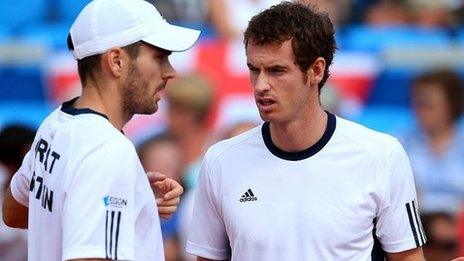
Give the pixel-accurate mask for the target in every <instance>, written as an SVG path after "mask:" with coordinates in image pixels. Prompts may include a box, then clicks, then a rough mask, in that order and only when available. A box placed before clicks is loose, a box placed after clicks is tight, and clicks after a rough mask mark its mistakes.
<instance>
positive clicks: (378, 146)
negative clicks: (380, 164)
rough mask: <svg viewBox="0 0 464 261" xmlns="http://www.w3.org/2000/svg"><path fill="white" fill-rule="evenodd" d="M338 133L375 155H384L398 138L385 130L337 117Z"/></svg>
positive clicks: (353, 144) (347, 141)
mask: <svg viewBox="0 0 464 261" xmlns="http://www.w3.org/2000/svg"><path fill="white" fill-rule="evenodd" d="M336 134H338V135H337V136H338V137H340V138H341V139H343V140H344V142H346V143H347V144H349V145H350V146H357V147H359V148H361V149H363V150H365V151H366V152H368V153H369V154H371V155H373V156H383V155H385V152H386V151H387V150H388V149H389V148H391V147H392V146H393V145H395V144H398V143H399V142H398V140H397V139H396V138H395V137H393V136H391V135H389V134H387V133H383V132H379V131H376V130H373V129H370V128H368V127H366V126H364V125H361V124H359V123H356V122H353V121H350V120H346V119H343V118H340V117H337V128H336Z"/></svg>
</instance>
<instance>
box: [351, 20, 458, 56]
mask: <svg viewBox="0 0 464 261" xmlns="http://www.w3.org/2000/svg"><path fill="white" fill-rule="evenodd" d="M343 31H344V32H343V33H344V47H345V49H348V50H357V51H370V52H379V51H382V50H383V49H384V48H388V47H405V48H408V47H415V46H422V47H430V48H447V47H449V46H450V44H451V42H452V39H451V36H450V34H449V32H448V31H446V30H444V29H424V28H418V27H394V26H386V27H372V26H364V25H359V26H350V27H347V28H345V29H344V30H343Z"/></svg>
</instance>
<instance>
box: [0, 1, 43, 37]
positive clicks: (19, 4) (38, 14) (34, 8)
mask: <svg viewBox="0 0 464 261" xmlns="http://www.w3.org/2000/svg"><path fill="white" fill-rule="evenodd" d="M46 17H47V0H1V1H0V24H1V25H3V26H6V27H8V28H10V30H12V31H13V32H14V31H15V30H17V29H18V28H19V27H21V26H22V25H24V24H27V23H33V22H38V21H42V20H44V19H45V18H46Z"/></svg>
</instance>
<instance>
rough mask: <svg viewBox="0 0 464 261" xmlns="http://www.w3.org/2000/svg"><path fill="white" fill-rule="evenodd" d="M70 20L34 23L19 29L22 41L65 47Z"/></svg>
mask: <svg viewBox="0 0 464 261" xmlns="http://www.w3.org/2000/svg"><path fill="white" fill-rule="evenodd" d="M70 27H71V23H70V22H60V23H58V22H56V23H36V24H33V25H30V26H27V27H24V28H23V29H22V30H21V35H22V38H23V39H24V41H27V42H35V43H40V44H43V45H46V46H49V47H52V48H54V49H67V44H66V37H67V36H68V33H69V28H70Z"/></svg>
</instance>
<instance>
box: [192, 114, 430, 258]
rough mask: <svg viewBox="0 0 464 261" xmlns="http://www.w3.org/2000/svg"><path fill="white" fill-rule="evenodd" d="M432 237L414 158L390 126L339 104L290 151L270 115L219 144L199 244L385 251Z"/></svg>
mask: <svg viewBox="0 0 464 261" xmlns="http://www.w3.org/2000/svg"><path fill="white" fill-rule="evenodd" d="M425 241H426V238H425V234H424V232H423V230H422V226H421V223H420V219H419V218H418V213H417V200H416V191H415V187H414V180H413V175H412V172H411V167H410V163H409V160H408V158H407V156H406V154H405V152H404V150H403V148H402V146H401V145H400V144H399V142H398V141H397V140H396V139H395V138H393V137H391V136H388V135H386V134H382V133H378V132H375V131H372V130H370V129H367V128H365V127H363V126H361V125H358V124H356V123H353V122H350V121H347V120H344V119H341V118H339V117H335V116H334V115H332V114H329V117H328V124H327V129H326V131H325V133H324V135H323V137H322V138H321V139H320V140H319V141H318V142H317V143H316V144H314V145H313V146H311V147H310V148H308V149H307V150H304V151H301V152H297V153H287V152H284V151H282V150H280V149H279V148H277V147H276V146H275V145H274V144H273V143H272V140H271V137H270V131H269V124H268V123H264V124H263V125H262V126H260V127H257V128H254V129H253V130H250V131H248V132H246V133H244V134H242V135H239V136H237V137H235V138H232V139H229V140H225V141H222V142H219V143H217V144H216V145H214V146H212V147H211V148H210V149H209V150H208V152H207V153H206V155H205V158H204V161H203V166H202V170H201V174H200V179H199V184H198V187H197V194H196V199H195V207H194V212H193V218H192V226H191V230H190V235H189V241H188V243H187V251H188V252H189V253H191V254H194V255H197V256H201V257H205V258H209V259H218V260H224V259H228V258H231V259H232V260H240V261H246V260H250V261H255V260H267V261H268V260H271V261H272V260H276V261H277V260H353V261H359V260H383V259H381V258H382V256H383V254H384V253H383V251H386V252H401V251H405V250H409V249H413V248H416V247H419V246H422V245H423V244H424V243H425Z"/></svg>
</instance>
